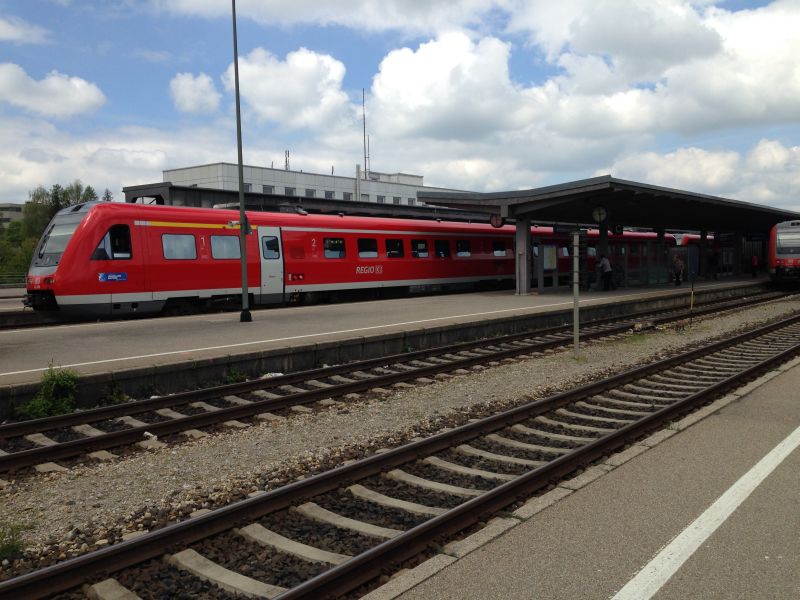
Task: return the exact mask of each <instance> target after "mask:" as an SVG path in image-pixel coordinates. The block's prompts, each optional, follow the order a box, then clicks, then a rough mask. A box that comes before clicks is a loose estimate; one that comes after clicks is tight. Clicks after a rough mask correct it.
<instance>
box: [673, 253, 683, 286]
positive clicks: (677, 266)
mask: <svg viewBox="0 0 800 600" xmlns="http://www.w3.org/2000/svg"><path fill="white" fill-rule="evenodd" d="M672 276H673V277H674V278H675V285H680V284H681V280H682V279H683V260H681V257H680V256H678V255H677V254H676V255H675V256H673V257H672Z"/></svg>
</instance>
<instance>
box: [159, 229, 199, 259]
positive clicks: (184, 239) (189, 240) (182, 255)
mask: <svg viewBox="0 0 800 600" xmlns="http://www.w3.org/2000/svg"><path fill="white" fill-rule="evenodd" d="M161 246H162V248H163V249H164V258H166V259H168V260H193V259H195V258H197V246H196V245H195V241H194V236H193V235H191V234H188V235H187V234H176V233H165V234H164V235H162V236H161Z"/></svg>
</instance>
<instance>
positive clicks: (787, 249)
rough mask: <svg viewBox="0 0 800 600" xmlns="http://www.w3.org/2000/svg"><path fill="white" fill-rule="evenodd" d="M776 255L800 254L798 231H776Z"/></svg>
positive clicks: (799, 232)
mask: <svg viewBox="0 0 800 600" xmlns="http://www.w3.org/2000/svg"><path fill="white" fill-rule="evenodd" d="M777 251H778V254H800V231H778V239H777Z"/></svg>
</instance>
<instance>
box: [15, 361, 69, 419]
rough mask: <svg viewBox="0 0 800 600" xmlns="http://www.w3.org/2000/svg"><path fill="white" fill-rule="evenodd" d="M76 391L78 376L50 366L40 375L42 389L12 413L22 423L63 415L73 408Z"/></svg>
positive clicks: (66, 370)
mask: <svg viewBox="0 0 800 600" xmlns="http://www.w3.org/2000/svg"><path fill="white" fill-rule="evenodd" d="M77 391H78V374H77V373H75V371H70V370H68V369H63V370H56V369H54V368H53V365H52V364H51V365H50V366H49V367H48V368H47V371H45V373H44V375H42V387H41V388H39V391H38V392H37V394H36V395H35V396H34V397H33V398H31V399H30V400H29V401H28V402H26V403H25V404H22V405H21V406H18V407H17V408H16V409H15V411H14V412H15V414H16V416H17V418H18V419H20V420H23V421H25V420H28V419H41V418H43V417H52V416H55V415H63V414H65V413H68V412H72V411H73V409H74V408H75V393H76V392H77Z"/></svg>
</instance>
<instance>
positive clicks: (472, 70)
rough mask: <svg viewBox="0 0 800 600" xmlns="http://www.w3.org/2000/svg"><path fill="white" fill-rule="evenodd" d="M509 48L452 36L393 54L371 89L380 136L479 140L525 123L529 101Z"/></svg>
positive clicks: (494, 42) (491, 41)
mask: <svg viewBox="0 0 800 600" xmlns="http://www.w3.org/2000/svg"><path fill="white" fill-rule="evenodd" d="M509 52H510V46H509V44H507V43H504V42H502V41H500V40H498V39H496V38H484V39H482V40H480V41H478V42H477V43H475V42H472V41H471V40H470V39H469V37H467V36H466V35H465V34H463V33H449V34H444V35H442V36H440V37H439V38H438V39H436V40H434V41H431V42H428V43H425V44H421V45H420V46H419V48H418V49H417V50H411V49H409V48H403V49H400V50H394V51H392V52H390V53H389V54H388V55H387V56H386V57H385V58H384V59H383V61H382V62H381V65H380V69H379V72H378V74H377V75H376V76H375V78H374V81H373V85H372V96H373V98H372V102H371V106H372V112H374V113H375V114H376V118H377V119H378V121H379V124H380V125H379V126H380V130H381V132H382V133H383V132H385V133H386V134H388V135H396V136H401V137H407V136H421V137H433V138H440V139H460V140H464V139H475V138H478V137H482V136H486V135H491V134H497V133H500V132H502V131H503V130H508V129H512V128H515V127H519V126H522V125H524V123H525V121H526V119H529V118H530V117H531V116H532V113H531V107H530V103H529V102H528V101H527V99H526V98H525V96H524V95H523V94H522V93H521V91H520V90H519V89H517V88H516V87H515V86H514V85H513V84H512V82H511V80H510V78H509V73H508V59H509Z"/></svg>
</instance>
